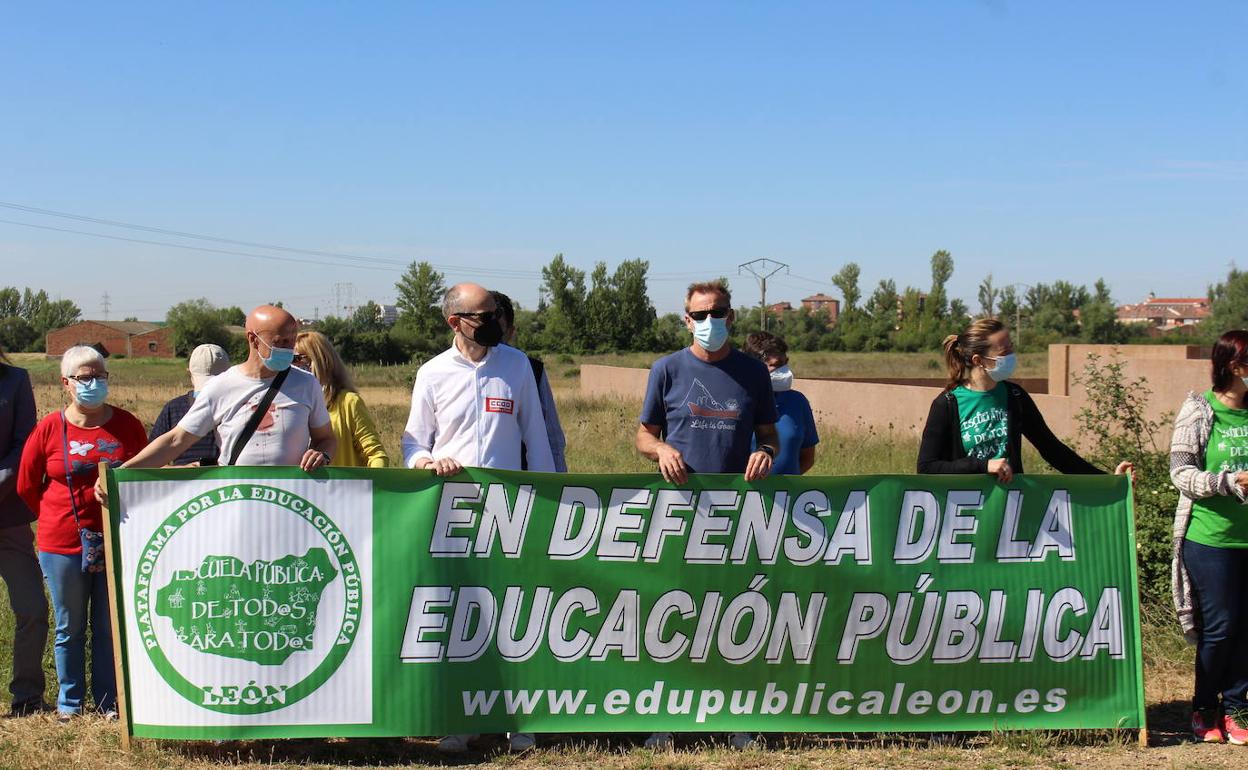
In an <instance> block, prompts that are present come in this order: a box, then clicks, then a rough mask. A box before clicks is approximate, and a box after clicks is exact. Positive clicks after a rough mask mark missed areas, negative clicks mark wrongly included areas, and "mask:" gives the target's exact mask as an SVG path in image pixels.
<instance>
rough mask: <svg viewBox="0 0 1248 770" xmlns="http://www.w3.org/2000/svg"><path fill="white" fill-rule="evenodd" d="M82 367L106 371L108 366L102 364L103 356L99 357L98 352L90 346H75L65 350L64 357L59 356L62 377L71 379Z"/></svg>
mask: <svg viewBox="0 0 1248 770" xmlns="http://www.w3.org/2000/svg"><path fill="white" fill-rule="evenodd" d="M84 366H90V367H91V368H93V369H103V370H104V371H108V364H106V363H104V356H102V355H100V351H98V350H96V349H95V348H93V347H91V346H90V345H75V346H73V347H72V348H70V349H69V350H66V351H65V355H63V356H61V376H62V377H72V376H73V375H75V374H77V373H78V370H79V369H81V368H82V367H84Z"/></svg>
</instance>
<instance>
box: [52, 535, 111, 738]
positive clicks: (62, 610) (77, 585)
mask: <svg viewBox="0 0 1248 770" xmlns="http://www.w3.org/2000/svg"><path fill="white" fill-rule="evenodd" d="M39 566H40V567H41V568H42V569H43V577H44V580H46V581H48V591H49V592H50V593H51V594H52V611H53V615H54V616H55V617H56V641H55V643H54V645H53V657H55V658H56V677H57V679H59V680H60V685H61V686H60V693H59V694H58V696H57V699H56V709H57V711H60V712H61V713H62V714H80V713H82V710H83V700H84V699H85V698H86V694H87V624H88V621H89V622H90V625H91V669H92V671H91V697H92V699H94V701H95V707H96V708H97V709H99V710H100V711H110V710H113V709H115V708H117V681H116V677H115V675H114V670H113V630H112V619H111V617H110V616H109V613H108V578H107V577H106V576H105V575H104V573H103V572H96V573H92V574H85V573H83V571H82V556H81V555H79V554H72V555H69V556H65V555H62V554H59V553H46V552H44V551H40V552H39Z"/></svg>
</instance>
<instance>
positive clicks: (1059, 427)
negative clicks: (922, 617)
mask: <svg viewBox="0 0 1248 770" xmlns="http://www.w3.org/2000/svg"><path fill="white" fill-rule="evenodd" d="M1092 355H1098V356H1100V357H1101V361H1102V363H1105V362H1106V361H1109V360H1114V359H1118V360H1122V361H1123V362H1124V364H1125V366H1124V373H1125V375H1126V376H1127V378H1128V379H1134V378H1137V377H1143V378H1145V380H1146V381H1147V382H1146V383H1145V386H1146V387H1147V388H1148V389H1149V390H1151V391H1152V395H1151V396H1150V397H1149V408H1148V416H1149V417H1151V418H1152V419H1156V420H1161V419H1162V417H1163V416H1165V413H1167V412H1171V413H1172V412H1174V411H1177V410H1178V408H1179V405H1180V404H1181V403H1182V402H1183V397H1184V396H1185V395H1186V394H1187V392H1188V391H1190V390H1196V391H1201V390H1205V389H1207V388H1208V387H1209V358H1208V349H1207V348H1200V347H1199V346H1194V345H1193V346H1184V345H1123V346H1113V345H1050V346H1049V382H1048V393H1042V392H1037V391H1038V390H1039V389H1038V388H1037V389H1034V390H1029V392H1030V393H1031V394H1032V398H1034V399H1035V402H1036V405H1037V406H1038V407H1039V408H1040V411H1041V412H1042V413H1043V414H1044V419H1045V421H1046V422H1047V423H1048V424H1049V427H1050V428H1051V429H1052V430H1053V432H1054V433H1056V434H1057V435H1058V436H1061V437H1062V438H1064V439H1066V440H1067V441H1072V442H1074V443H1077V435H1078V426H1077V423H1076V416H1077V415H1078V413H1079V410H1080V409H1081V408H1083V407H1084V406H1085V405H1086V404H1087V403H1088V399H1087V394H1086V393H1085V392H1084V389H1083V387H1082V386H1080V385H1078V384H1075V383H1074V381H1073V380H1074V378H1075V377H1076V376H1078V375H1079V374H1080V373H1081V371H1082V370H1083V367H1084V366H1085V364H1086V363H1087V362H1088V360H1089V357H1090V356H1092ZM648 376H649V371H648V370H646V369H629V368H623V367H616V366H598V365H591V364H587V365H583V366H581V394H582V395H584V396H591V397H592V396H598V397H602V396H606V397H617V398H627V399H632V400H636V401H640V400H641V398H642V396H643V395H644V394H645V390H646V379H647V377H648ZM794 387H795V388H796V389H797V390H800V391H801V392H802V393H804V394H805V395H806V397H807V398H808V399H810V405H811V408H812V409H813V410H814V412H815V419H816V420H818V421H819V422H820V423H822V424H825V425H829V426H833V427H835V428H837V429H838V430H843V431H848V432H851V433H868V432H874V433H902V434H910V435H915V436H917V435H920V434H921V433H922V432H923V425H924V424H925V423H926V422H927V414H928V410H929V409H930V408H931V404H932V401H933V399H935V398H936V397H937V396H938V395H940V392H941V388H940V387H939V386H938V385H936V384H935V383H934V382H933V381H931V380H925V381H923V384H919V385H903V384H897V382H896V381H895V380H894V381H889V382H870V381H868V382H863V381H860V380H854V381H851V380H802V379H799V380H796V381H795V382H794ZM1154 438H1155V439H1156V440H1157V441H1158V443H1159V445H1160V446H1163V447H1164V446H1165V445H1166V444H1167V443H1168V442H1169V440H1170V424H1169V422H1168V421H1163V422H1162V425H1161V427H1160V429H1159V430H1158V432H1157V435H1156V436H1154Z"/></svg>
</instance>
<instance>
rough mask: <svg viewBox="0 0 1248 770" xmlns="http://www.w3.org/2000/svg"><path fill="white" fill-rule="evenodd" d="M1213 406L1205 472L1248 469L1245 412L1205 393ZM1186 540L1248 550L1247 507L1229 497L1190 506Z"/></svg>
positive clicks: (1212, 499)
mask: <svg viewBox="0 0 1248 770" xmlns="http://www.w3.org/2000/svg"><path fill="white" fill-rule="evenodd" d="M1205 400H1206V401H1208V402H1209V405H1210V406H1212V407H1213V430H1212V432H1210V434H1209V445H1208V446H1207V447H1205V470H1207V471H1209V472H1210V473H1221V472H1222V471H1231V472H1232V473H1234V472H1235V471H1243V470H1248V409H1231V408H1230V407H1229V406H1227V405H1226V404H1223V403H1222V402H1221V401H1219V400H1218V397H1217V396H1215V395H1213V391H1211V390H1210V391H1206V392H1205ZM1187 539H1188V540H1191V541H1193V542H1197V543H1200V544H1201V545H1211V546H1214V547H1215V548H1248V505H1244V504H1243V503H1241V502H1239V498H1238V497H1235V496H1231V495H1216V496H1214V497H1206V498H1202V499H1200V500H1195V501H1193V503H1192V521H1191V523H1190V524H1189V525H1188V527H1187Z"/></svg>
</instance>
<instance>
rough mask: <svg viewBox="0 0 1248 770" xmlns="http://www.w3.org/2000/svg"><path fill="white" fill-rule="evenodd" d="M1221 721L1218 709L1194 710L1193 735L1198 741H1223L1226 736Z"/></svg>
mask: <svg viewBox="0 0 1248 770" xmlns="http://www.w3.org/2000/svg"><path fill="white" fill-rule="evenodd" d="M1220 722H1221V720H1219V719H1218V710H1217V709H1201V710H1199V711H1193V712H1192V737H1193V738H1195V739H1196V742H1197V743H1222V742H1223V741H1225V740H1226V736H1224V735H1223V734H1222V725H1221V724H1220Z"/></svg>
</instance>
